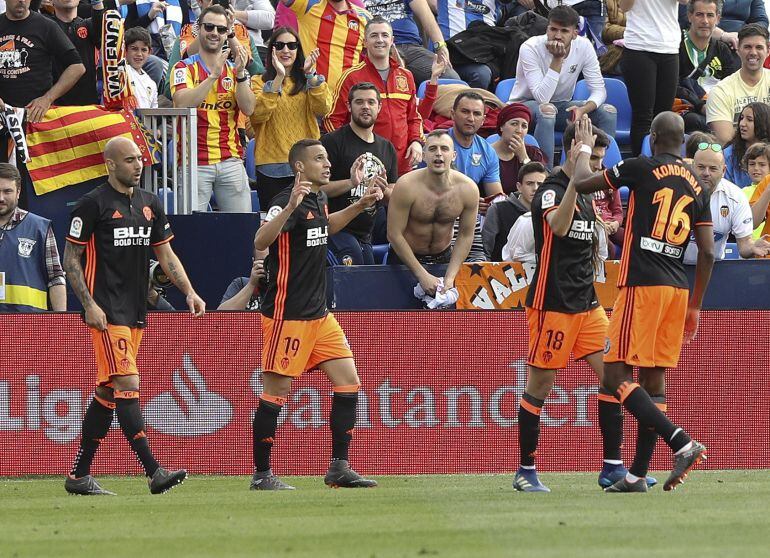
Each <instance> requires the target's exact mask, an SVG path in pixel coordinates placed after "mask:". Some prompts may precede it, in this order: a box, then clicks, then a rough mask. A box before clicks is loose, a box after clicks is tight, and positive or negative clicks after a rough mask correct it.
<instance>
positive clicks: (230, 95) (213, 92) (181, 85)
mask: <svg viewBox="0 0 770 558" xmlns="http://www.w3.org/2000/svg"><path fill="white" fill-rule="evenodd" d="M198 22H199V24H200V27H201V35H200V37H199V39H200V53H199V54H196V55H194V56H192V57H190V58H187V59H186V60H183V61H180V62H178V63H177V64H176V66H174V70H173V72H172V75H171V93H172V95H173V100H174V106H175V107H189V108H192V107H196V108H197V109H198V111H197V112H198V211H206V209H207V207H208V203H209V200H210V199H211V194H212V192H214V193H215V194H216V200H217V205H218V206H219V209H220V210H222V211H241V212H247V211H251V194H250V192H249V183H248V178H247V176H246V169H245V168H244V166H243V161H242V160H241V157H242V155H243V148H242V147H241V142H240V137H239V136H238V132H237V122H238V117H239V115H240V113H241V112H242V113H243V114H245V115H246V116H250V115H251V113H252V112H254V105H255V104H256V100H255V98H254V93H253V92H252V91H251V87H250V85H249V76H248V74H247V73H246V70H245V65H246V60H247V58H248V55H247V54H246V49H244V48H243V47H242V46H240V45H236V47H237V52H236V53H235V62H234V63H231V62H230V61H229V60H227V57H228V52H227V50H224V51H223V50H222V46H223V45H224V43H225V39H226V37H227V35H228V33H229V32H230V25H229V23H230V22H229V20H228V19H227V13H226V12H225V10H224V8H222V6H219V5H214V6H209V7H208V8H206V9H205V10H203V11H202V12H201V15H200V17H199V18H198Z"/></svg>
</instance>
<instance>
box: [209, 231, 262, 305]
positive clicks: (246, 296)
mask: <svg viewBox="0 0 770 558" xmlns="http://www.w3.org/2000/svg"><path fill="white" fill-rule="evenodd" d="M254 239H255V241H256V237H254ZM267 252H268V251H267V250H258V249H257V247H256V246H254V259H253V261H252V264H251V273H249V276H248V277H236V278H235V279H233V281H232V282H231V283H230V285H228V287H227V290H226V291H225V294H224V295H222V301H221V302H220V303H219V307H218V308H217V310H259V307H260V305H261V304H262V297H263V296H264V295H265V290H266V289H267V276H266V274H265V258H266V257H267Z"/></svg>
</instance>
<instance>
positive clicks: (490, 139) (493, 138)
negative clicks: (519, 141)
mask: <svg viewBox="0 0 770 558" xmlns="http://www.w3.org/2000/svg"><path fill="white" fill-rule="evenodd" d="M499 139H500V134H492V135H491V136H489V137H488V138H487V141H488V142H489V143H495V142H496V141H497V140H499ZM524 143H525V145H532V146H534V147H537V148H538V149H539V148H540V144H539V143H537V140H536V139H535V136H532V135H530V134H527V135H526V136H524Z"/></svg>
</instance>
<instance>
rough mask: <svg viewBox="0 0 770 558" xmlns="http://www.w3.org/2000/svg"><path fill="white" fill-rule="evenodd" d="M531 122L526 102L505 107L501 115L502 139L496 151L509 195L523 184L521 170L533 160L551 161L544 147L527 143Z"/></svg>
mask: <svg viewBox="0 0 770 558" xmlns="http://www.w3.org/2000/svg"><path fill="white" fill-rule="evenodd" d="M531 121H532V113H531V112H529V108H527V105H525V104H523V103H511V104H510V105H507V106H505V107H503V109H502V110H501V111H500V113H499V114H498V116H497V133H498V134H500V139H498V140H497V141H496V142H494V143H493V144H492V148H493V149H494V150H495V153H497V158H498V159H499V160H500V182H501V184H502V186H503V191H504V192H505V193H506V194H511V193H513V192H515V191H516V183H517V182H521V178H520V177H519V170H520V169H521V167H523V166H524V165H526V164H527V163H529V162H530V161H536V162H538V163H547V162H548V158H547V157H546V156H545V154H544V153H543V152H542V151H540V148H538V147H535V146H534V145H527V144H526V143H525V142H524V137H525V136H526V135H527V132H528V131H529V123H530V122H531Z"/></svg>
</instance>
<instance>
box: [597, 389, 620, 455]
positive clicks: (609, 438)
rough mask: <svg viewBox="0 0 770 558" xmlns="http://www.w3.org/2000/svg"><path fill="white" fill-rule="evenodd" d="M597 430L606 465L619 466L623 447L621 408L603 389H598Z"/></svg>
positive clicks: (618, 402)
mask: <svg viewBox="0 0 770 558" xmlns="http://www.w3.org/2000/svg"><path fill="white" fill-rule="evenodd" d="M597 397H598V402H599V430H601V432H602V452H603V456H604V461H605V462H606V463H613V462H614V464H617V465H619V464H621V463H623V458H622V456H621V448H622V447H623V408H622V407H621V405H620V401H618V400H617V399H615V397H614V396H613V395H612V394H611V393H610V392H609V391H607V390H605V389H604V388H603V387H600V388H599V394H598V396H597Z"/></svg>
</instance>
